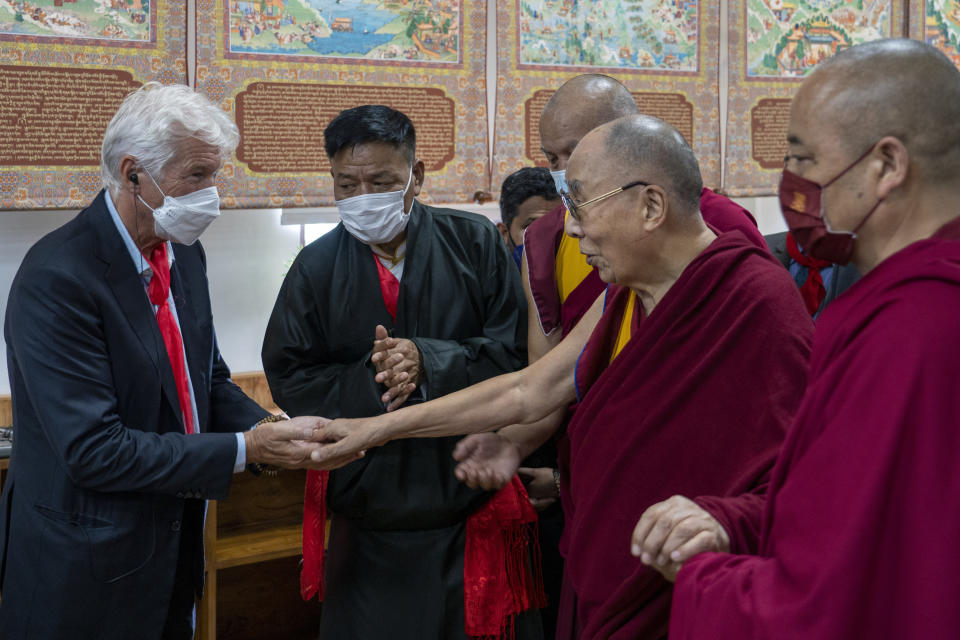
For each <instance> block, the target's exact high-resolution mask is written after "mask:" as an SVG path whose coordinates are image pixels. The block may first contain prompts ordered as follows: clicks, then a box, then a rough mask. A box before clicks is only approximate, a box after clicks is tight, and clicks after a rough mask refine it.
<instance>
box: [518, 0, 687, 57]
mask: <svg viewBox="0 0 960 640" xmlns="http://www.w3.org/2000/svg"><path fill="white" fill-rule="evenodd" d="M504 4H506V3H504ZM700 4H701V3H700V2H698V0H669V1H668V2H664V1H663V0H632V1H631V0H600V1H597V2H580V1H572V2H561V1H558V0H552V1H551V0H521V2H520V3H519V10H518V13H519V16H518V19H519V23H520V28H519V32H518V35H517V37H518V54H517V59H518V62H519V64H520V65H521V66H522V67H526V66H530V67H534V68H535V67H536V66H538V65H546V66H551V65H568V66H587V67H611V68H617V69H644V70H661V71H687V72H694V73H695V72H696V71H697V44H698V43H699V33H700V22H699V19H698V18H699V10H700V6H699V5H700Z"/></svg>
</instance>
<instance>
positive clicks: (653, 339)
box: [561, 231, 813, 639]
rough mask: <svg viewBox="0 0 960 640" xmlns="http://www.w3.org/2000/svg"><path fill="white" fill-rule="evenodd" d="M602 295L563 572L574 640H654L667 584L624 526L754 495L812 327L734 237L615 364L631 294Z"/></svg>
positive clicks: (794, 397) (666, 602)
mask: <svg viewBox="0 0 960 640" xmlns="http://www.w3.org/2000/svg"><path fill="white" fill-rule="evenodd" d="M607 295H608V297H607V305H606V309H605V311H604V315H603V318H602V319H601V321H600V323H599V324H598V325H597V328H596V330H595V331H594V333H593V335H592V336H591V338H590V340H589V341H588V343H587V345H586V347H585V348H584V351H583V353H582V355H581V356H580V361H579V362H578V364H577V375H576V378H577V389H578V395H579V396H580V398H581V403H580V406H579V408H578V410H577V413H576V414H575V415H574V417H573V420H572V421H571V423H570V425H569V427H568V434H569V437H570V444H571V470H570V485H571V486H570V488H571V502H572V509H571V511H572V518H571V519H570V520H568V522H567V528H566V530H565V532H564V535H565V536H566V537H567V540H566V542H567V545H568V546H567V548H568V551H569V554H568V557H567V565H566V566H567V572H568V577H569V579H570V583H571V585H572V587H573V590H574V592H575V593H576V598H577V608H576V618H577V626H578V628H579V634H578V635H579V637H581V638H630V639H635V638H659V637H662V636H664V635H665V634H666V630H667V624H668V621H669V607H670V591H671V589H670V584H669V583H668V582H667V581H666V580H664V579H663V578H662V577H661V576H660V574H659V573H657V572H656V571H654V570H651V569H648V568H646V567H644V566H643V565H642V564H641V563H640V561H639V559H637V558H634V557H632V556H631V555H630V535H631V533H632V531H633V527H634V526H635V525H636V523H637V520H638V519H639V518H640V515H641V514H642V513H643V511H644V510H645V509H646V508H647V507H649V506H650V505H652V504H654V503H655V502H658V501H660V500H664V499H666V498H668V497H670V496H671V495H674V494H686V495H699V494H704V493H711V494H720V495H738V494H741V493H744V492H748V491H762V490H763V489H764V487H765V484H766V482H767V480H768V477H769V472H770V469H771V467H772V466H773V462H774V459H775V457H776V454H777V450H778V448H779V446H780V444H781V442H782V440H783V437H784V434H785V432H786V428H787V426H788V425H789V423H790V420H791V418H792V417H793V414H794V411H795V410H796V408H797V406H798V404H799V402H800V398H801V396H802V394H803V387H804V383H805V380H806V370H807V357H808V355H809V350H810V341H811V339H812V335H813V322H812V321H811V319H810V316H809V314H808V313H807V312H806V309H805V308H804V306H803V302H802V300H801V298H800V295H799V294H798V293H797V288H796V285H795V284H794V283H793V280H792V279H791V278H790V276H789V274H788V273H787V272H786V271H785V270H784V269H783V267H782V266H781V265H780V264H779V263H778V262H777V261H776V260H775V259H774V258H773V257H772V256H771V255H770V253H769V252H768V251H766V250H765V249H760V248H759V247H757V246H755V245H754V244H752V243H751V242H749V241H748V240H747V239H746V238H745V237H744V236H743V234H742V233H740V232H738V231H731V232H728V233H725V234H722V235H720V236H719V237H718V238H717V239H716V240H714V241H713V243H711V244H710V246H709V247H708V248H707V249H706V250H704V251H703V253H701V254H700V256H698V257H697V258H696V259H695V260H694V261H693V262H691V263H690V265H688V266H687V268H686V269H685V270H684V272H683V274H682V275H681V276H680V278H679V279H678V280H677V282H676V283H675V284H674V285H673V287H671V289H670V290H669V292H667V294H666V295H665V296H664V297H663V299H662V300H661V301H660V303H659V304H658V305H657V306H656V308H655V309H654V310H653V312H652V313H651V314H650V315H649V316H647V317H643V318H641V319H640V320H639V324H638V326H637V330H636V331H635V332H634V333H633V337H632V338H631V340H630V342H629V343H628V344H627V345H626V346H625V347H624V349H623V351H621V353H620V355H619V356H618V357H617V358H616V359H615V360H614V361H613V362H612V363H610V353H611V349H612V347H613V345H614V344H615V341H616V335H617V331H618V329H619V327H620V323H621V319H622V315H623V312H624V308H625V306H626V302H627V300H628V298H629V296H630V295H632V292H631V291H630V290H628V289H623V288H621V287H615V286H611V287H610V289H609V291H608V294H607ZM570 613H571V612H569V611H567V612H565V613H562V614H561V619H569V617H570Z"/></svg>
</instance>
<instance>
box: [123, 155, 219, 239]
mask: <svg viewBox="0 0 960 640" xmlns="http://www.w3.org/2000/svg"><path fill="white" fill-rule="evenodd" d="M145 173H146V174H147V176H149V177H150V180H151V181H152V182H153V184H154V185H156V187H157V191H159V192H160V194H161V195H163V204H161V205H160V206H159V207H157V208H156V209H154V208H153V207H151V206H150V205H148V204H147V203H146V202H145V201H144V199H143V198H140V195H139V194H138V195H137V197H138V198H140V202H143V204H144V206H146V207H147V208H148V209H150V210H151V211H153V228H154V231H155V232H156V234H157V236H158V237H160V238H163V239H164V240H170V241H172V242H178V243H180V244H193V243H194V242H196V241H197V238H199V237H200V234H201V233H203V232H204V231H205V230H206V229H207V227H209V226H210V223H211V222H213V221H214V220H216V219H217V217H218V216H219V215H220V194H219V193H217V188H216V187H207V188H206V189H200V190H199V191H194V192H193V193H188V194H186V195H183V196H177V197H175V198H174V197H171V196H168V195H167V194H165V193H163V190H162V189H161V188H160V185H158V184H157V181H156V180H154V179H153V176H151V175H150V173H149V172H146V171H145Z"/></svg>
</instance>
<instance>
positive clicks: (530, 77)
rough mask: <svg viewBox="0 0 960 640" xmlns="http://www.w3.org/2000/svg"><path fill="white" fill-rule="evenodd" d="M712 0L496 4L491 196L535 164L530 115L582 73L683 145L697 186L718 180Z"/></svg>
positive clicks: (535, 122) (535, 130)
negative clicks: (628, 98)
mask: <svg viewBox="0 0 960 640" xmlns="http://www.w3.org/2000/svg"><path fill="white" fill-rule="evenodd" d="M719 25H720V14H719V3H717V2H704V1H702V0H596V1H593V2H584V1H582V0H513V1H512V2H502V3H500V2H498V3H497V39H498V43H501V46H498V47H497V50H498V56H499V58H498V61H497V62H498V64H497V70H498V71H497V100H496V104H497V110H496V116H495V117H496V120H495V134H494V158H493V162H492V177H493V178H492V190H493V191H494V192H497V191H499V185H500V184H501V183H502V182H503V180H504V178H506V177H507V176H508V175H509V174H511V173H512V172H514V171H516V170H517V169H519V168H520V167H523V166H530V165H540V166H545V165H546V164H547V162H546V158H545V157H544V156H543V153H542V152H541V150H540V138H539V121H540V112H541V110H542V109H543V106H544V105H545V104H546V102H547V100H549V98H550V96H551V95H553V92H554V91H555V90H556V89H557V87H559V86H560V85H561V84H563V82H565V81H566V80H568V79H570V78H572V77H574V76H577V75H579V74H582V73H602V74H606V75H609V76H612V77H614V78H616V79H617V80H619V81H620V82H622V83H623V84H624V85H625V86H626V87H627V88H628V89H630V91H631V92H632V93H633V95H634V97H635V98H636V99H637V104H638V106H639V107H640V111H641V112H642V113H646V114H648V115H653V116H656V117H659V118H661V119H663V120H665V121H667V122H669V123H670V124H672V125H673V126H675V127H676V128H677V129H678V130H679V131H680V133H682V134H683V135H684V137H686V138H687V140H688V141H689V142H690V143H691V145H692V146H693V148H694V151H695V152H696V154H697V157H698V159H699V161H700V168H701V171H702V172H703V176H704V181H705V183H706V184H707V185H709V186H713V187H718V186H719V183H720V166H719V165H720V111H719V109H720V105H719V97H718V96H719V88H718V87H719V57H720V44H719V36H720V26H719Z"/></svg>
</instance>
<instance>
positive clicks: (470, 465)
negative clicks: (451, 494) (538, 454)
mask: <svg viewBox="0 0 960 640" xmlns="http://www.w3.org/2000/svg"><path fill="white" fill-rule="evenodd" d="M453 458H454V459H455V460H457V461H458V462H459V463H460V464H458V465H457V468H456V469H454V472H453V473H454V475H456V476H457V479H458V480H460V481H461V482H463V483H465V484H466V485H467V486H468V487H470V488H472V489H477V488H479V489H486V490H494V489H502V488H503V487H505V486H506V485H507V483H509V482H510V479H511V478H513V475H514V474H515V473H516V472H517V468H518V467H519V466H520V450H519V449H518V448H517V445H516V444H514V443H513V442H512V441H511V440H509V439H507V438H504V437H503V436H501V435H500V434H498V433H475V434H473V435H471V436H467V437H466V438H464V439H463V440H461V441H460V442H458V443H457V446H456V448H455V449H454V450H453Z"/></svg>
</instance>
